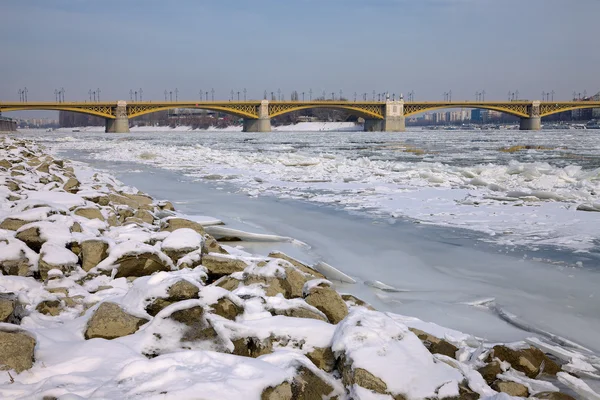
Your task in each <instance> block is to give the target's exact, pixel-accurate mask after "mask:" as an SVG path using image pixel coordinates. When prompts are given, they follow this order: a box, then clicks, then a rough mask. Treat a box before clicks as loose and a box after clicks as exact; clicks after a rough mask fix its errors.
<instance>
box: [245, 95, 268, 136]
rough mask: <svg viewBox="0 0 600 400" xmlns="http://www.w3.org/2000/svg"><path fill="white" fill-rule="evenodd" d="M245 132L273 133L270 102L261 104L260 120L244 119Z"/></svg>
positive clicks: (259, 107) (259, 109) (266, 101)
mask: <svg viewBox="0 0 600 400" xmlns="http://www.w3.org/2000/svg"><path fill="white" fill-rule="evenodd" d="M243 132H271V118H270V117H269V101H268V100H263V101H261V102H260V106H258V119H250V118H244V128H243Z"/></svg>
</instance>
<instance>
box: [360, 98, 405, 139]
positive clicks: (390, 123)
mask: <svg viewBox="0 0 600 400" xmlns="http://www.w3.org/2000/svg"><path fill="white" fill-rule="evenodd" d="M384 115H385V117H384V118H383V119H366V120H365V129H364V131H365V132H404V131H405V130H406V118H405V117H404V100H399V101H390V100H389V99H388V100H387V101H386V102H385V111H384Z"/></svg>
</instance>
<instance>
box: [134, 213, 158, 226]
mask: <svg viewBox="0 0 600 400" xmlns="http://www.w3.org/2000/svg"><path fill="white" fill-rule="evenodd" d="M134 217H135V218H138V219H140V220H141V221H143V222H145V223H147V224H150V225H152V224H153V223H154V215H152V213H151V212H150V211H147V210H141V209H140V210H137V211H136V212H135V214H134Z"/></svg>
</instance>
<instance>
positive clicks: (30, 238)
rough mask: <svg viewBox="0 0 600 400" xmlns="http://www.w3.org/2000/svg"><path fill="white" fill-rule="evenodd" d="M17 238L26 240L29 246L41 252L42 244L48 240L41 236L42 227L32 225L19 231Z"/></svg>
mask: <svg viewBox="0 0 600 400" xmlns="http://www.w3.org/2000/svg"><path fill="white" fill-rule="evenodd" d="M16 238H17V239H19V240H20V241H22V242H25V244H26V245H27V247H29V248H30V249H31V250H33V251H35V252H36V253H39V252H40V249H41V248H42V245H43V244H44V243H45V242H46V240H44V239H42V238H41V236H40V229H39V228H38V227H31V228H27V229H24V230H22V231H20V232H17V234H16Z"/></svg>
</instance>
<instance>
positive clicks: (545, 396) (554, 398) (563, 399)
mask: <svg viewBox="0 0 600 400" xmlns="http://www.w3.org/2000/svg"><path fill="white" fill-rule="evenodd" d="M535 398H536V399H539V400H575V398H574V397H571V396H569V395H568V394H565V393H561V392H541V393H536V394H535Z"/></svg>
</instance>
